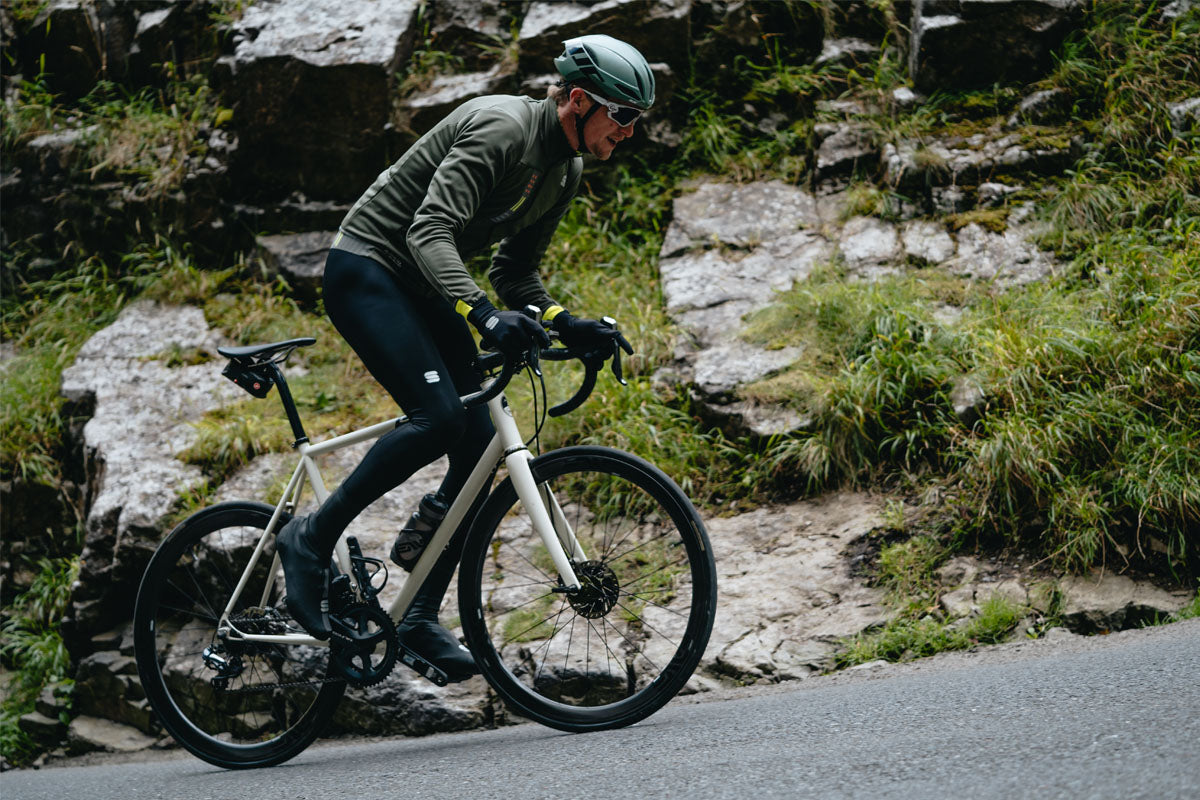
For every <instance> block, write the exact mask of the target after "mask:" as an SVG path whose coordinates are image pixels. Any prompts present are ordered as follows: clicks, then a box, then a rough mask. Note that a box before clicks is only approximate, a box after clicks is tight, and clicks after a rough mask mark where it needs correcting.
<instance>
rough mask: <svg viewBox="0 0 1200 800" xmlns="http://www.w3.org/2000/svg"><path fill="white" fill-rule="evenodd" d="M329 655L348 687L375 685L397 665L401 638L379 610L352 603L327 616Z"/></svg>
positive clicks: (390, 620)
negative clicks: (328, 624)
mask: <svg viewBox="0 0 1200 800" xmlns="http://www.w3.org/2000/svg"><path fill="white" fill-rule="evenodd" d="M329 621H330V623H331V625H330V627H331V628H332V635H331V636H330V638H329V645H330V655H331V657H332V658H331V660H332V663H333V667H334V669H335V670H336V671H337V672H338V674H339V675H341V676H342V677H343V678H345V679H346V682H347V683H349V684H350V685H351V686H356V687H358V688H360V689H361V688H364V687H367V686H374V685H375V684H377V683H379V682H380V681H382V680H383V679H384V678H386V677H387V676H388V675H389V674H390V673H391V671H392V668H393V667H395V666H396V660H397V659H398V657H399V654H400V638H399V636H398V635H397V634H396V625H395V623H394V622H392V618H391V617H389V616H388V615H387V614H386V613H385V612H384V611H383V609H381V608H378V607H372V606H369V605H367V604H365V603H351V604H350V605H348V606H346V607H345V608H343V609H341V611H339V612H338V613H336V614H330V615H329Z"/></svg>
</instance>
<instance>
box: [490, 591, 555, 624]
mask: <svg viewBox="0 0 1200 800" xmlns="http://www.w3.org/2000/svg"><path fill="white" fill-rule="evenodd" d="M547 597H553V595H552V594H550V593H549V592H547V593H546V594H542V595H538V596H537V597H535V598H533V599H532V600H526V601H525V602H524V603H521V604H520V605H519V606H513V607H512V608H506V609H504V611H502V612H500V613H501V614H511V613H512V612H514V611H516V610H517V609H518V608H524V607H525V606H527V605H529V604H531V603H537V602H539V601H541V600H545V599H546V598H547ZM546 619H549V617H546ZM545 621H546V620H542V622H545ZM538 624H541V623H538ZM522 633H524V631H522Z"/></svg>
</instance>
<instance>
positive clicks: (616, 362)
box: [600, 317, 629, 386]
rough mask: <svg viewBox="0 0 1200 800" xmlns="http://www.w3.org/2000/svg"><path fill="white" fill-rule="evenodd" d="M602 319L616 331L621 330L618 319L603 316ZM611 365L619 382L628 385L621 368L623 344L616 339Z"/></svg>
mask: <svg viewBox="0 0 1200 800" xmlns="http://www.w3.org/2000/svg"><path fill="white" fill-rule="evenodd" d="M600 321H601V322H603V323H604V324H605V325H607V326H608V327H610V328H612V329H613V330H614V331H620V330H621V328H620V326H619V325H617V321H616V320H615V319H613V318H612V317H602V318H601V320H600ZM611 365H612V374H613V376H614V377H615V378H616V379H617V383H619V384H621V385H622V386H628V385H629V384H628V383H626V381H625V377H624V375H623V374H622V370H621V344H620V342H618V341H617V340H616V339H614V340H613V356H612V362H611Z"/></svg>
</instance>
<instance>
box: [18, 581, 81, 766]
mask: <svg viewBox="0 0 1200 800" xmlns="http://www.w3.org/2000/svg"><path fill="white" fill-rule="evenodd" d="M37 566H38V574H37V577H36V578H34V581H33V584H32V585H31V586H30V587H29V589H28V590H26V591H25V592H24V593H22V594H21V595H20V596H18V597H17V599H16V601H15V602H14V603H13V605H12V607H11V608H10V609H7V618H6V620H5V622H4V624H3V625H2V626H0V637H2V642H3V643H2V644H0V658H3V659H4V660H5V661H6V662H7V663H9V664H11V665H12V666H13V667H14V668H15V670H16V672H15V676H14V678H13V681H12V683H10V684H9V685H8V687H7V688H6V691H5V696H4V699H3V701H0V752H2V753H3V754H4V756H5V757H6V758H8V759H9V760H11V761H14V762H21V761H23V760H25V759H26V758H28V757H29V756H31V755H33V754H34V753H35V752H36V746H35V744H34V743H33V742H32V741H31V740H30V739H29V737H28V736H27V735H26V734H25V733H24V732H23V731H22V730H21V729H20V728H18V727H17V720H18V719H19V718H20V717H21V715H22V714H27V713H29V712H30V711H32V710H33V705H34V701H35V700H37V697H38V695H39V694H40V693H41V691H42V688H43V687H45V686H49V685H52V684H60V685H61V688H62V689H64V690H65V689H69V686H70V683H71V681H70V676H71V674H72V671H71V658H70V655H69V654H68V653H67V648H66V646H65V645H64V644H63V640H62V637H61V636H60V635H59V632H58V621H59V620H60V619H61V618H62V616H63V613H64V612H65V611H66V609H67V603H68V601H69V600H70V597H71V583H72V582H73V581H74V580H75V578H76V576H78V574H79V559H78V558H70V559H58V560H53V561H52V560H50V559H46V558H43V559H40V560H39V562H38V565H37Z"/></svg>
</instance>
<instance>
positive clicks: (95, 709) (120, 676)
mask: <svg viewBox="0 0 1200 800" xmlns="http://www.w3.org/2000/svg"><path fill="white" fill-rule="evenodd" d="M74 711H75V712H76V713H78V714H83V715H85V716H93V717H103V718H104V719H108V720H112V721H114V722H120V723H123V724H125V725H130V726H132V727H134V728H137V729H138V730H140V731H142V732H143V733H146V734H152V733H154V732H155V730H154V721H153V720H154V717H153V714H152V712H151V710H150V704H149V702H148V701H147V700H146V695H145V692H144V691H143V690H142V684H141V680H140V679H139V678H138V674H137V665H136V663H134V660H133V658H131V657H129V656H125V655H121V654H120V653H117V652H114V651H102V652H99V653H93V654H92V655H90V656H88V657H86V658H84V659H83V660H82V661H80V662H79V668H78V670H77V671H76V673H75V705H74Z"/></svg>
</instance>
